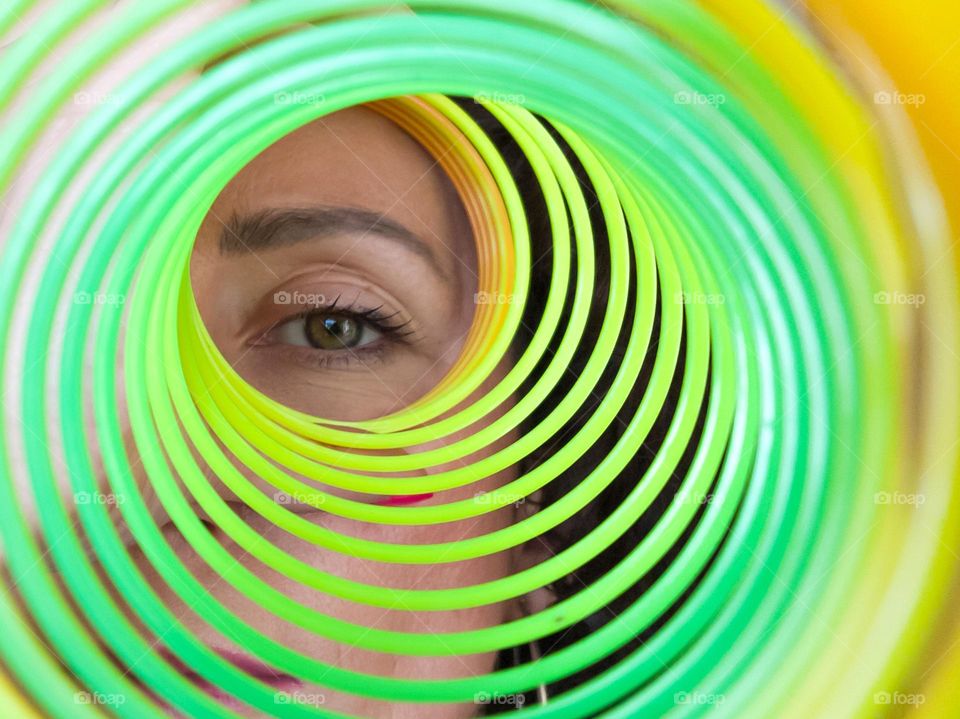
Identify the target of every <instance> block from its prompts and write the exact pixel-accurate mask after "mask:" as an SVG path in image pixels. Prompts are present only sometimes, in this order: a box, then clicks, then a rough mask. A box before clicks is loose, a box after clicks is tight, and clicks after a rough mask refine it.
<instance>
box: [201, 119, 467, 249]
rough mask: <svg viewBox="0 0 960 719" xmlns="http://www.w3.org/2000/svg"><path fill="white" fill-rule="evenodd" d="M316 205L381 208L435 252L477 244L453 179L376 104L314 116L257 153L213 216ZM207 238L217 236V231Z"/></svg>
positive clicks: (226, 191) (221, 198) (229, 187)
mask: <svg viewBox="0 0 960 719" xmlns="http://www.w3.org/2000/svg"><path fill="white" fill-rule="evenodd" d="M317 205H326V206H347V207H359V208H364V209H368V210H372V211H374V212H377V213H381V214H383V215H385V216H387V217H388V218H390V219H392V220H395V221H397V222H399V223H401V224H403V225H405V226H406V227H408V228H409V229H410V230H412V231H413V232H415V233H417V234H418V235H420V236H421V237H422V238H423V240H424V241H425V242H428V243H431V244H435V245H436V246H437V249H438V250H439V251H440V252H438V254H441V255H442V254H451V255H461V256H462V255H464V254H468V250H469V249H470V248H471V247H472V236H471V235H470V233H469V231H468V229H467V228H466V226H465V225H466V218H465V215H464V213H463V209H462V203H461V202H460V199H459V197H457V194H456V191H455V190H454V188H453V186H452V184H451V182H450V180H449V178H447V176H446V174H445V173H444V171H443V169H442V168H441V167H440V166H439V165H438V164H437V162H436V161H435V160H434V158H433V157H431V155H430V154H429V153H428V152H427V151H426V150H424V149H423V147H421V145H420V144H419V143H418V142H417V141H416V140H414V139H413V138H412V137H410V136H409V135H407V134H406V132H404V131H403V130H402V129H401V128H399V127H398V126H397V125H395V124H394V123H393V122H391V121H390V120H388V119H386V118H384V117H382V116H381V115H379V114H378V113H376V112H374V111H373V110H370V109H367V108H364V107H354V108H349V109H346V110H341V111H339V112H336V113H332V114H330V115H327V116H326V117H323V118H320V119H318V120H315V121H313V122H311V123H309V124H307V125H305V126H303V127H301V128H299V129H298V130H296V131H294V132H293V133H291V134H289V135H287V136H285V137H283V138H281V139H280V140H279V141H277V142H276V143H274V144H273V145H271V146H270V147H268V148H267V149H266V150H264V151H263V152H262V153H261V154H259V155H258V156H257V157H255V158H254V159H253V160H252V161H251V162H250V163H249V164H248V165H247V166H246V167H244V168H243V170H241V171H240V172H239V173H238V174H237V175H236V176H235V177H234V178H233V179H232V180H231V181H230V183H229V184H228V185H227V186H226V187H225V188H224V190H223V191H222V192H221V194H220V196H219V197H218V198H217V200H216V202H215V203H214V205H213V212H212V213H211V215H213V216H216V217H220V218H225V217H228V216H230V215H231V214H234V213H236V214H241V215H242V214H248V213H255V212H257V211H261V210H269V209H273V208H285V207H287V208H288V207H310V206H317ZM203 234H206V235H208V237H207V239H208V240H213V239H214V238H213V237H212V234H213V233H202V234H201V238H200V239H201V241H202V240H203Z"/></svg>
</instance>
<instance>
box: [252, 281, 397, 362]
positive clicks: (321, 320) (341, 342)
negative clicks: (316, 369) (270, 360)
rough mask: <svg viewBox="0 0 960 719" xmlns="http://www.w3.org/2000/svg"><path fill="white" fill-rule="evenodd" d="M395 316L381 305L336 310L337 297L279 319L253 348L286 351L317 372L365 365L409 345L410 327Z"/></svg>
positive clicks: (340, 306)
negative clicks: (319, 368) (315, 367)
mask: <svg viewBox="0 0 960 719" xmlns="http://www.w3.org/2000/svg"><path fill="white" fill-rule="evenodd" d="M400 315H401V313H400V312H399V311H390V310H389V309H385V308H384V306H383V305H382V304H381V305H378V306H373V307H367V306H364V305H363V304H361V303H360V302H359V301H354V302H351V303H349V304H341V298H340V297H339V296H338V297H337V298H336V299H335V300H334V301H333V302H331V303H328V304H320V305H317V306H314V307H309V308H303V309H301V310H300V311H298V312H296V313H295V314H293V315H291V316H288V317H285V318H283V319H281V320H280V321H278V322H276V323H275V324H274V325H273V326H272V327H271V328H269V329H268V330H267V331H266V332H265V333H264V334H263V335H262V336H261V337H260V338H259V340H258V341H257V343H256V344H257V345H258V346H260V347H273V348H276V349H279V350H281V351H282V350H283V349H284V348H287V350H288V351H289V352H290V353H292V354H294V355H295V356H296V357H297V358H299V359H305V360H308V361H310V363H311V364H315V365H318V366H321V367H337V368H346V367H350V366H353V365H356V364H369V363H371V362H373V361H379V360H383V359H385V358H386V356H387V355H388V354H389V352H390V351H391V350H393V349H395V348H396V347H397V346H398V345H402V344H408V343H409V342H410V341H411V340H410V338H411V336H412V335H413V332H412V330H410V329H409V324H410V321H409V320H404V319H403V318H402V317H401V316H400Z"/></svg>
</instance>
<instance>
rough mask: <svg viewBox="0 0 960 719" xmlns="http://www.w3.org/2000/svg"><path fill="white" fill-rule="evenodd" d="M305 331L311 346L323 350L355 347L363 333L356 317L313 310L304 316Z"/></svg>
mask: <svg viewBox="0 0 960 719" xmlns="http://www.w3.org/2000/svg"><path fill="white" fill-rule="evenodd" d="M303 332H304V335H306V338H307V342H309V343H310V344H311V346H313V347H316V348H317V349H321V350H339V349H344V348H345V347H346V348H349V347H355V346H356V345H357V344H358V343H359V342H360V338H361V336H362V335H363V327H362V326H361V324H360V323H359V322H357V320H356V319H354V318H352V317H348V316H347V315H342V314H334V313H331V312H312V313H311V314H309V315H307V316H306V317H304V322H303Z"/></svg>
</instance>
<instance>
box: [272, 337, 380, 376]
mask: <svg viewBox="0 0 960 719" xmlns="http://www.w3.org/2000/svg"><path fill="white" fill-rule="evenodd" d="M267 348H269V349H270V351H272V352H277V353H279V354H280V355H281V356H282V357H284V358H285V359H286V360H288V361H290V362H294V363H296V364H300V365H304V366H306V367H307V369H365V368H368V367H370V366H374V365H376V364H379V363H381V362H383V361H384V360H385V359H386V357H387V355H389V353H390V351H391V349H393V348H391V347H390V346H389V345H388V344H387V343H385V342H383V341H382V340H377V341H376V342H374V343H372V344H370V345H365V346H363V347H357V348H354V349H349V350H347V349H343V350H320V349H314V348H313V347H302V346H298V345H282V344H275V343H274V344H270V345H267Z"/></svg>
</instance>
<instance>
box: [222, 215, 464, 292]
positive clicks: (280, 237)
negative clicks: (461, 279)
mask: <svg viewBox="0 0 960 719" xmlns="http://www.w3.org/2000/svg"><path fill="white" fill-rule="evenodd" d="M370 233H372V234H376V235H378V236H380V237H383V238H385V239H388V240H393V241H395V242H397V243H399V244H401V245H403V246H404V247H406V248H407V249H408V250H411V251H412V252H414V253H415V254H417V255H419V256H420V257H422V258H423V259H425V260H426V261H427V262H428V263H429V264H430V265H432V266H433V268H434V269H435V270H436V272H437V274H439V275H440V276H441V277H443V278H445V279H449V273H448V271H447V270H446V268H444V267H443V265H442V264H441V263H440V260H439V259H438V258H437V255H436V253H435V252H434V251H433V248H431V247H430V245H428V244H427V243H426V242H424V240H423V239H422V238H421V237H420V236H419V235H417V234H416V233H415V232H413V231H412V230H410V229H409V228H407V227H406V226H404V225H402V224H400V223H399V222H397V221H396V220H392V219H390V218H389V217H386V216H385V215H383V214H381V213H379V212H374V211H372V210H366V209H363V208H359V207H339V206H317V207H294V208H271V209H267V210H261V211H259V212H254V213H251V214H247V215H238V214H236V213H233V214H232V215H231V216H230V218H229V219H228V220H227V221H226V222H225V223H223V231H222V232H221V233H220V254H221V255H239V254H246V253H248V252H258V251H270V250H276V249H281V248H284V247H292V246H294V245H299V244H301V243H304V242H308V241H311V240H321V239H324V238H327V237H331V236H333V235H337V234H359V235H366V234H370Z"/></svg>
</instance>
